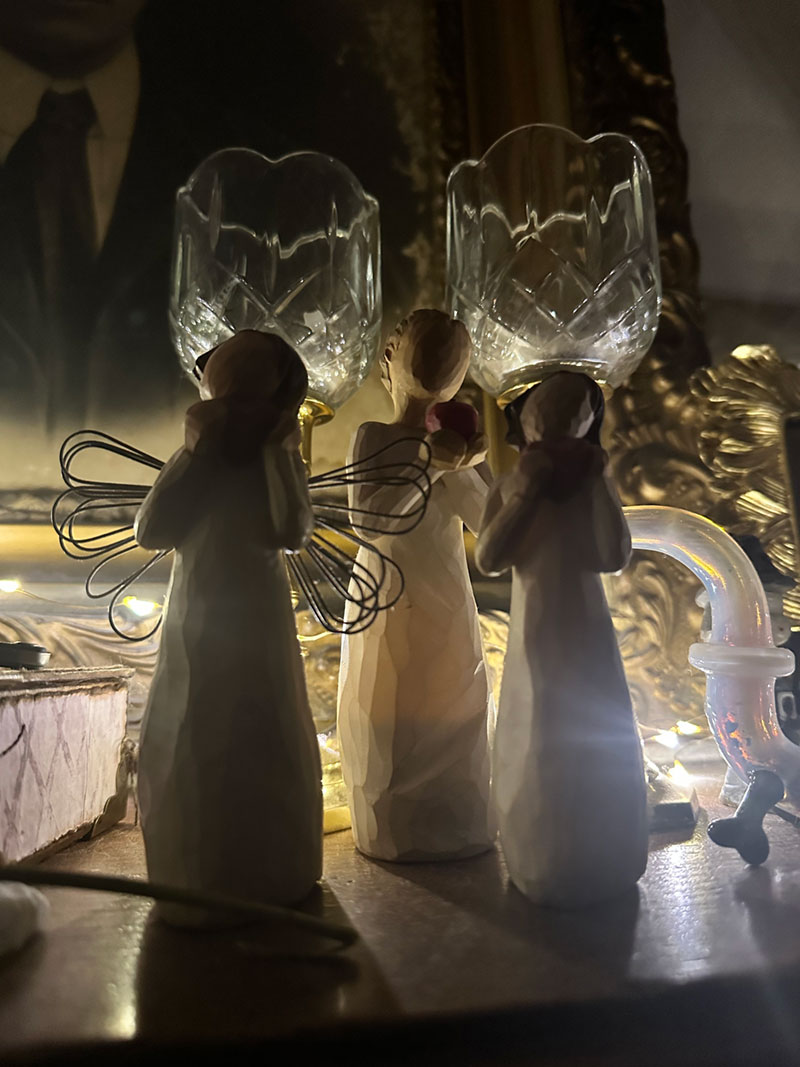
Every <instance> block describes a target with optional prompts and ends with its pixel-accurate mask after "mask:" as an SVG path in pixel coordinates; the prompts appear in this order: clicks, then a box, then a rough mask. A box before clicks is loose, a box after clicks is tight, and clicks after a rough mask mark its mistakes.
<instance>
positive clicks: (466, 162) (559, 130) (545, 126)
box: [447, 122, 649, 189]
mask: <svg viewBox="0 0 800 1067" xmlns="http://www.w3.org/2000/svg"><path fill="white" fill-rule="evenodd" d="M531 131H537V132H539V131H541V132H542V133H544V132H545V131H547V132H549V133H552V134H554V135H557V137H558V138H559V139H560V140H562V141H565V142H572V143H573V144H575V145H586V146H588V145H593V144H594V143H595V142H597V141H606V142H608V141H619V142H621V143H622V144H624V145H625V146H626V147H627V148H629V149H631V150H632V152H633V155H634V156H636V158H637V160H638V162H639V163H640V164H642V165H643V166H644V167H645V168H646V169H647V170H648V172H649V168H648V164H647V159H646V158H645V154H644V152H643V151H642V149H641V148H640V147H639V145H638V144H637V142H636V141H634V139H633V138H632V137H629V136H628V135H627V134H626V133H620V132H619V131H616V130H610V131H607V132H601V133H595V134H593V135H592V136H591V137H581V135H580V134H578V133H575V131H574V130H570V129H568V128H567V127H566V126H558V125H556V124H555V123H552V122H532V123H527V124H526V125H523V126H515V127H514V128H513V129H511V130H507V131H506V132H505V133H504V134H502V135H501V136H500V137H498V138H497V140H496V141H494V142H492V144H490V145H489V147H488V148H487V149H486V151H485V152H484V153H483V155H481V156H479V157H478V158H477V159H462V160H461V161H460V162H458V163H456V165H455V166H454V167H453V169H452V170H451V171H450V173H449V175H448V177H447V186H448V189H449V188H450V185H451V183H454V182H455V180H456V179H457V178H458V177H459V176H460V175H461V174H462V173H464V172H465V171H469V170H473V169H477V168H480V169H482V170H485V169H487V167H488V166H489V163H490V157H491V156H493V155H495V154H496V152H497V150H498V149H500V147H501V146H502V147H505V144H506V142H509V141H511V140H512V139H514V138H516V137H517V136H518V135H519V134H523V133H530V132H531Z"/></svg>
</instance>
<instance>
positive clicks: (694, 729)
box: [675, 719, 703, 737]
mask: <svg viewBox="0 0 800 1067" xmlns="http://www.w3.org/2000/svg"><path fill="white" fill-rule="evenodd" d="M675 729H676V730H677V731H678V733H679V734H683V736H684V737H688V736H689V735H691V734H699V733H702V732H703V731H702V728H701V727H700V726H698V725H697V723H694V722H686V721H685V719H678V721H677V722H676V723H675Z"/></svg>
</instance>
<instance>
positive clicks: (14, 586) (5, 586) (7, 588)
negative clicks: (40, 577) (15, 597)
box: [0, 578, 20, 593]
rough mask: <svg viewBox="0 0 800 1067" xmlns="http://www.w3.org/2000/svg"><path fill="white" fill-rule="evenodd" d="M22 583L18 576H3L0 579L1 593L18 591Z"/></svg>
mask: <svg viewBox="0 0 800 1067" xmlns="http://www.w3.org/2000/svg"><path fill="white" fill-rule="evenodd" d="M19 588H20V583H19V582H18V581H17V579H16V578H3V579H1V580H0V593H16V591H17V590H18V589H19Z"/></svg>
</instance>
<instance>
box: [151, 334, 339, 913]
mask: <svg viewBox="0 0 800 1067" xmlns="http://www.w3.org/2000/svg"><path fill="white" fill-rule="evenodd" d="M203 358H204V357H201V361H202V359H203ZM199 365H200V361H198V366H199ZM306 382H307V378H306V372H305V368H304V367H303V364H302V361H301V360H300V358H299V357H298V356H297V355H296V353H295V352H293V351H292V349H291V348H289V346H288V345H286V344H285V343H284V342H283V341H282V340H280V339H279V338H277V337H274V336H271V335H268V334H261V333H257V332H255V331H243V332H242V333H239V334H237V335H236V336H235V337H233V338H231V339H230V340H229V341H226V342H225V343H224V344H222V345H220V346H219V347H218V348H216V349H214V350H213V351H212V352H211V354H210V357H208V358H207V362H206V363H205V366H204V370H203V378H202V383H201V390H200V392H201V396H202V397H204V400H203V401H201V402H200V403H198V404H196V405H194V406H193V407H192V408H190V409H189V411H188V412H187V416H186V446H185V447H184V448H181V449H180V450H179V451H178V452H177V453H176V454H175V455H174V456H173V457H172V459H170V460H169V462H168V463H167V464H166V466H165V467H164V468H163V470H162V471H161V472H160V474H159V476H158V479H157V480H156V483H155V485H154V486H153V488H152V490H151V491H150V493H149V494H148V496H147V497H146V499H145V501H144V502H143V504H142V507H141V509H140V511H139V514H138V516H137V520H136V526H135V531H136V538H137V540H138V542H139V543H140V544H141V545H143V546H144V547H145V548H152V549H169V548H174V549H175V561H174V565H173V571H172V581H171V584H170V589H169V593H168V598H167V607H166V610H165V617H164V624H163V625H164V632H163V635H162V639H161V649H160V652H159V658H158V665H157V667H156V672H155V676H154V679H153V683H152V688H151V690H150V697H149V701H148V706H147V711H146V714H145V719H144V725H143V732H142V741H141V752H140V759H139V786H138V789H139V804H140V809H141V814H142V827H143V830H144V840H145V848H146V853H147V869H148V874H149V876H150V878H151V879H152V880H153V881H156V882H162V883H166V884H169V885H171V886H178V887H183V888H189V889H193V890H199V891H206V892H210V893H216V894H224V895H227V896H231V897H238V898H240V899H247V900H251V901H257V902H261V903H265V904H293V903H296V902H297V901H299V900H301V899H302V898H304V897H305V896H307V895H308V893H309V892H310V891H311V889H312V888H313V887H314V884H315V883H316V881H317V879H318V878H319V876H320V873H321V863H322V792H321V772H320V762H319V749H318V746H317V740H316V733H315V730H314V724H313V720H312V717H311V712H310V709H309V705H308V699H307V696H306V686H305V677H304V674H303V667H302V662H301V658H300V650H299V646H298V642H297V634H296V629H295V621H294V614H293V611H292V606H291V599H290V591H289V583H288V578H287V573H286V565H285V561H284V549H297V548H300V547H301V546H302V545H303V544H304V543H305V542H306V541H307V539H308V537H309V536H310V533H311V529H312V524H313V519H312V513H311V506H310V503H309V498H308V486H307V479H306V473H305V469H304V467H303V463H302V460H301V458H300V456H299V453H298V449H297V445H298V443H299V434H298V430H297V410H298V407H299V404H300V403H301V401H302V400H303V398H304V396H305V390H306ZM159 914H160V915H161V917H162V918H164V919H167V920H168V921H171V922H175V923H179V924H185V925H204V924H206V923H208V924H214V923H215V922H217V921H218V920H219V918H220V917H219V915H214V914H213V913H211V912H208V913H206V912H204V911H202V910H200V909H196V908H183V907H182V906H180V905H161V906H160V908H159Z"/></svg>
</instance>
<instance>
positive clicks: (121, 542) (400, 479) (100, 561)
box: [51, 430, 431, 641]
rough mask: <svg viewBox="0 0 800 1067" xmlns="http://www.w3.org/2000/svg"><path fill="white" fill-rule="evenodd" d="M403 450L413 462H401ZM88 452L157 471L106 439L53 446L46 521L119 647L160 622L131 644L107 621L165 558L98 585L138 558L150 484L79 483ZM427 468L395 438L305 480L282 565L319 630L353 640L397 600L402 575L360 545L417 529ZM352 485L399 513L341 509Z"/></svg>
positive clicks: (406, 440) (150, 460)
mask: <svg viewBox="0 0 800 1067" xmlns="http://www.w3.org/2000/svg"><path fill="white" fill-rule="evenodd" d="M409 446H412V447H411V449H410V451H411V453H412V456H413V458H409V455H408V452H409ZM98 453H109V454H111V455H113V456H115V457H118V458H120V459H123V460H127V461H129V462H131V463H133V464H135V465H136V467H137V468H140V467H144V468H147V469H150V470H153V471H156V472H157V471H159V470H160V469H161V468H162V467H163V465H164V464H163V461H162V460H160V459H157V458H156V457H155V456H151V455H149V453H147V452H143V451H142V450H141V449H138V448H136V447H135V446H133V445H129V444H126V443H125V442H124V441H120V440H119V439H118V438H116V437H112V436H110V435H109V434H106V433H102V432H101V431H99V430H79V431H78V432H77V433H74V434H72V435H71V436H70V437H68V438H67V439H66V440H65V441H64V443H63V445H62V446H61V451H60V454H59V463H60V466H61V476H62V478H63V481H64V484H65V485H66V487H67V488H66V489H65V490H64V492H62V493H61V494H60V495H59V496H58V497H57V498H56V501H55V503H54V504H53V508H52V514H51V518H52V523H53V528H54V529H55V531H56V533H57V535H58V539H59V543H60V545H61V548H62V550H63V551H64V552H65V553H66V555H68V556H70V557H71V558H73V559H82V560H91V561H95V562H94V566H93V567H92V568H91V570H90V572H89V575H88V577H87V578H86V581H85V583H84V588H85V590H86V595H87V596H88V597H90V598H91V599H93V600H101V599H105V598H106V597H110V598H111V599H110V602H109V606H108V621H109V625H110V626H111V628H112V630H113V631H114V632H115V633H116V634H117V635H118V636H120V637H122V638H124V639H125V640H128V641H143V640H146V639H148V638H149V637H152V635H153V634H154V633H155V632H156V630H157V629H158V627H159V626H160V624H161V619H160V617H159V619H158V620H157V621H156V623H155V625H154V626H153V627H152V628H151V629H149V630H148V632H147V633H144V634H140V633H136V634H135V635H132V634H131V633H128V632H126V631H125V630H124V629H122V628H121V627H120V626H119V625H118V623H117V620H116V614H117V611H118V609H119V606H120V603H121V601H122V599H123V597H124V596H125V594H126V592H127V591H128V590H129V589H130V588H131V586H132V585H133V584H134V583H135V582H137V581H139V580H140V579H141V578H142V577H143V576H144V575H145V574H146V573H147V572H148V571H149V570H150V569H151V568H152V567H153V566H154V565H155V564H156V563H158V562H159V561H160V560H162V559H163V558H164V557H165V556H167V555H169V552H168V551H159V552H152V553H148V554H147V556H146V558H145V559H144V562H142V563H141V564H139V565H137V566H136V567H135V568H134V569H133V570H132V571H131V572H130V573H128V574H127V575H126V576H125V577H123V578H121V579H120V578H110V577H108V575H109V574H110V573H112V572H114V571H115V569H117V563H116V561H118V560H120V559H121V558H122V557H124V556H127V555H128V554H130V553H143V552H144V550H143V549H142V548H141V547H140V546H139V545H138V543H137V541H136V538H135V536H134V533H133V523H134V519H135V517H136V512H137V510H138V509H139V507H140V505H141V503H142V501H143V500H144V498H145V496H146V495H147V493H148V492H149V490H150V488H151V484H152V483H149V484H148V483H147V482H139V481H129V482H127V481H126V482H114V481H110V480H104V479H99V478H89V477H83V476H81V475H79V474H78V473H77V469H76V467H77V464H78V460H79V457H83V458H84V460H87V459H88V458H89V457H91V456H93V457H94V458H95V459H96V458H97V455H98ZM404 453H405V454H404ZM429 463H430V449H429V447H428V445H427V443H426V442H425V441H423V440H421V439H418V438H414V437H403V438H400V439H398V440H397V441H393V442H391V443H390V444H388V445H386V446H384V447H383V448H381V449H379V450H377V451H376V452H374V453H372V454H371V455H369V456H366V457H364V458H362V459H361V460H359V461H357V462H355V463H349V464H345V465H344V466H341V467H337V468H336V469H334V470H331V471H326V472H325V473H324V474H319V475H313V476H312V477H311V478H309V495H310V497H311V504H312V509H313V512H314V517H315V526H314V531H313V534H312V536H311V539H310V541H309V543H308V544H307V545H306V546H305V547H304V548H303V549H301V550H299V551H298V552H287V554H286V558H287V563H288V567H289V572H290V574H291V576H292V578H293V580H294V584H295V586H296V588H297V590H298V592H300V593H301V594H302V595H303V596H304V597H305V598H306V600H307V601H308V605H309V608H310V609H311V611H312V612H313V614H314V616H315V617H316V619H317V621H318V622H319V623H320V625H321V626H323V627H324V628H325V629H326V630H329V631H330V632H332V633H359V632H361V631H362V630H365V629H366V628H367V627H368V626H370V625H371V624H372V623H373V622H374V621H375V619H376V618H377V616H378V614H379V613H380V612H381V611H386V610H387V609H388V608H391V607H392V606H393V605H394V604H396V603H397V601H398V600H399V598H400V597H401V596H402V593H403V588H404V579H403V574H402V571H401V570H400V568H399V567H398V565H397V564H396V563H395V562H394V561H393V560H392V559H390V558H389V557H388V556H387V555H386V554H385V553H384V552H382V551H381V550H380V549H379V548H378V547H377V546H376V545H375V544H374V543H373V542H372V541H370V540H368V537H369V536H373V537H375V536H381V535H384V536H389V535H398V534H404V533H408V532H410V531H411V530H413V529H414V528H415V527H416V526H417V525H418V524H419V523H420V522H421V521H422V519H423V518H424V515H425V511H426V508H427V504H428V498H429V496H430V491H431V481H430V477H429V476H428V465H429ZM137 473H138V469H137ZM356 484H361V485H373V486H375V487H376V488H379V489H384V490H385V489H386V488H390V489H395V490H397V496H398V498H399V499H402V500H403V503H402V506H398V507H395V508H384V509H380V508H351V507H350V506H349V504H348V500H347V492H348V490H349V488H350V487H351V486H353V485H356ZM101 527H103V528H101ZM364 535H367V536H366V537H365V536H364Z"/></svg>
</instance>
